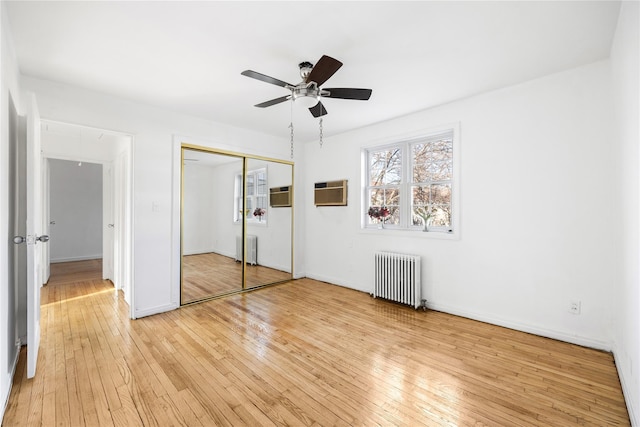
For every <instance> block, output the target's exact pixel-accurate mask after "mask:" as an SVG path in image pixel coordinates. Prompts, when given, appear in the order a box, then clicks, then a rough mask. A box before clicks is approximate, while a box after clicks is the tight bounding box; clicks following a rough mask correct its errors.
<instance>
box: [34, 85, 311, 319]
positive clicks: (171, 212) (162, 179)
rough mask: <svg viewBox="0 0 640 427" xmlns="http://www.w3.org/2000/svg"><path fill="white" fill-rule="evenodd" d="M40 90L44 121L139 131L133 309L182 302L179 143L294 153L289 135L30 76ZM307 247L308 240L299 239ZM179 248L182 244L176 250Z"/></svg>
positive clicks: (144, 311) (150, 310) (153, 309)
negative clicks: (270, 133) (178, 231)
mask: <svg viewBox="0 0 640 427" xmlns="http://www.w3.org/2000/svg"><path fill="white" fill-rule="evenodd" d="M22 83H23V89H24V90H32V91H33V92H35V94H36V96H37V99H38V103H39V107H40V114H41V116H42V118H43V119H49V120H53V121H59V122H64V123H77V124H82V125H84V126H90V127H95V128H99V129H110V130H113V131H117V132H122V133H125V134H130V135H133V136H134V142H133V146H134V147H133V188H134V194H133V200H134V207H133V211H134V220H133V223H134V241H133V247H134V278H133V284H134V295H133V304H134V313H135V316H136V317H141V316H146V315H150V314H154V313H158V312H162V311H166V310H170V309H172V308H175V307H177V306H178V304H179V277H180V276H179V270H178V268H179V262H178V261H179V234H178V235H176V233H175V230H176V228H175V227H176V226H177V227H178V229H179V222H178V220H179V209H177V208H178V207H179V199H178V198H176V197H175V193H174V191H173V190H174V186H176V185H179V179H176V177H178V176H179V175H176V173H175V171H176V170H178V171H179V168H180V150H179V149H177V148H176V147H177V146H179V141H177V140H175V139H174V137H175V135H186V136H185V137H181V139H182V141H183V142H190V143H193V144H198V145H205V146H208V147H211V148H218V149H222V150H227V151H235V152H245V153H248V154H255V155H261V156H265V157H271V158H279V159H289V141H288V140H287V139H286V135H287V134H286V131H287V129H286V127H285V128H284V129H283V135H284V136H285V137H283V138H277V137H273V136H266V135H263V134H259V133H255V132H250V131H246V130H242V129H238V128H233V127H231V126H227V125H224V124H219V123H215V122H211V121H207V120H202V119H198V118H194V117H189V116H185V115H181V114H177V113H173V112H170V111H167V110H163V109H159V108H154V107H151V106H146V105H142V104H137V103H134V102H130V101H126V100H122V99H118V98H114V97H111V96H106V95H102V94H98V93H95V92H91V91H86V90H83V89H79V88H74V87H70V86H67V85H61V84H57V83H52V82H48V81H43V80H38V79H33V78H24V79H23V80H22ZM299 246H300V247H301V244H300V245H299ZM176 248H178V250H176Z"/></svg>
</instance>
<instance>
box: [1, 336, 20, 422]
mask: <svg viewBox="0 0 640 427" xmlns="http://www.w3.org/2000/svg"><path fill="white" fill-rule="evenodd" d="M20 347H22V342H21V341H20V339H18V340H17V341H16V355H15V357H14V358H13V363H12V366H11V375H10V377H9V378H10V379H11V381H9V389H8V390H7V395H6V396H5V399H4V404H3V405H2V413H0V421H2V420H3V419H4V414H5V412H7V406H8V405H9V397H11V389H12V388H13V377H15V375H16V368H17V367H18V359H19V358H20Z"/></svg>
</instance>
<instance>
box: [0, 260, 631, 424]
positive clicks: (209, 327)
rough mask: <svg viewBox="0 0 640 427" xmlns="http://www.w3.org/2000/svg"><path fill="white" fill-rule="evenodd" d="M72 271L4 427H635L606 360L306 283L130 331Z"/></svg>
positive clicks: (93, 280) (191, 309) (88, 275)
mask: <svg viewBox="0 0 640 427" xmlns="http://www.w3.org/2000/svg"><path fill="white" fill-rule="evenodd" d="M64 264H66V266H65V265H56V268H55V269H54V268H52V277H51V280H50V282H49V285H47V286H45V287H44V288H43V290H42V319H41V328H42V338H41V348H40V354H39V359H38V371H37V373H36V377H35V378H34V379H30V380H28V379H26V363H25V359H26V354H25V351H24V348H23V349H22V350H21V352H20V359H19V363H18V367H17V371H16V375H15V378H14V382H13V387H12V391H11V396H10V398H9V402H8V406H7V410H6V413H5V417H4V420H3V426H40V425H58V426H74V427H75V426H82V425H86V426H97V425H117V426H164V425H182V426H200V425H202V426H211V425H216V426H238V425H294V426H327V425H335V426H352V425H365V426H370V425H407V426H409V425H411V426H419V425H426V426H431V425H435V426H457V425H476V426H482V425H486V426H512V425H518V426H568V425H598V426H601V425H607V426H610V425H611V426H612V425H620V426H628V425H629V417H628V413H627V410H626V406H625V403H624V399H623V396H622V391H621V387H620V383H619V380H618V376H617V372H616V369H615V364H614V363H613V358H612V356H611V354H609V353H605V352H601V351H596V350H592V349H588V348H584V347H580V346H576V345H572V344H567V343H563V342H559V341H555V340H550V339H546V338H542V337H537V336H534V335H531V334H526V333H521V332H517V331H513V330H510V329H506V328H501V327H497V326H492V325H487V324H485V323H482V322H477V321H473V320H469V319H464V318H460V317H456V316H451V315H448V314H445V313H439V312H434V311H427V312H422V311H415V310H413V309H410V308H407V307H404V306H400V305H397V304H393V303H389V302H386V301H382V300H378V299H373V298H371V297H369V296H368V295H366V294H363V293H361V292H357V291H353V290H349V289H346V288H341V287H338V286H332V285H328V284H326V283H321V282H317V281H314V280H309V279H301V280H297V281H294V282H290V283H286V284H282V285H278V286H274V287H270V288H266V289H263V290H260V291H256V292H252V293H249V294H241V295H233V296H229V297H225V298H223V299H218V300H212V301H208V302H205V303H201V304H197V305H192V306H188V307H183V308H181V309H179V310H176V311H173V312H170V313H164V314H159V315H156V316H151V317H147V318H143V319H138V320H135V321H132V320H130V319H128V314H129V307H128V306H127V304H126V303H125V302H124V300H123V296H122V292H115V291H114V289H113V286H112V284H111V283H110V282H109V281H103V280H101V279H100V268H101V267H100V263H99V262H95V261H90V262H87V263H64ZM65 268H66V272H65ZM196 273H197V272H194V274H196ZM196 275H197V274H196Z"/></svg>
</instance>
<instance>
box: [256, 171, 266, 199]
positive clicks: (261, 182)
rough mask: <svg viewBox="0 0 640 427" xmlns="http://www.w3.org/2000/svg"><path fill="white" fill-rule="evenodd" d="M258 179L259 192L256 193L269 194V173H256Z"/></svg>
mask: <svg viewBox="0 0 640 427" xmlns="http://www.w3.org/2000/svg"><path fill="white" fill-rule="evenodd" d="M256 179H257V182H258V188H257V191H258V192H257V193H256V194H267V174H266V173H264V172H260V173H258V174H256Z"/></svg>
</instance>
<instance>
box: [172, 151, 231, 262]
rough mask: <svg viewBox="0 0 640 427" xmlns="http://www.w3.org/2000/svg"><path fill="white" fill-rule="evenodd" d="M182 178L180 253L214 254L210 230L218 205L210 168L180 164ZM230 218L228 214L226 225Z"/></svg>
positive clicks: (212, 232) (216, 189)
mask: <svg viewBox="0 0 640 427" xmlns="http://www.w3.org/2000/svg"><path fill="white" fill-rule="evenodd" d="M183 176H184V185H183V191H184V193H183V215H184V219H183V226H182V227H183V228H182V245H183V247H182V251H183V254H184V255H193V254H202V253H207V252H216V247H215V241H216V239H215V231H214V227H215V224H216V222H217V221H218V218H217V216H218V207H219V206H220V205H221V204H220V203H216V200H218V197H217V192H218V189H219V187H220V186H219V185H217V184H216V181H215V180H214V178H213V169H212V168H210V167H207V166H200V165H197V164H191V163H188V162H187V163H185V165H184V172H183ZM232 201H233V198H231V199H229V201H228V203H231V202H232ZM228 203H226V204H224V206H227V204H228ZM230 218H231V213H230V212H229V222H230Z"/></svg>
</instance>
